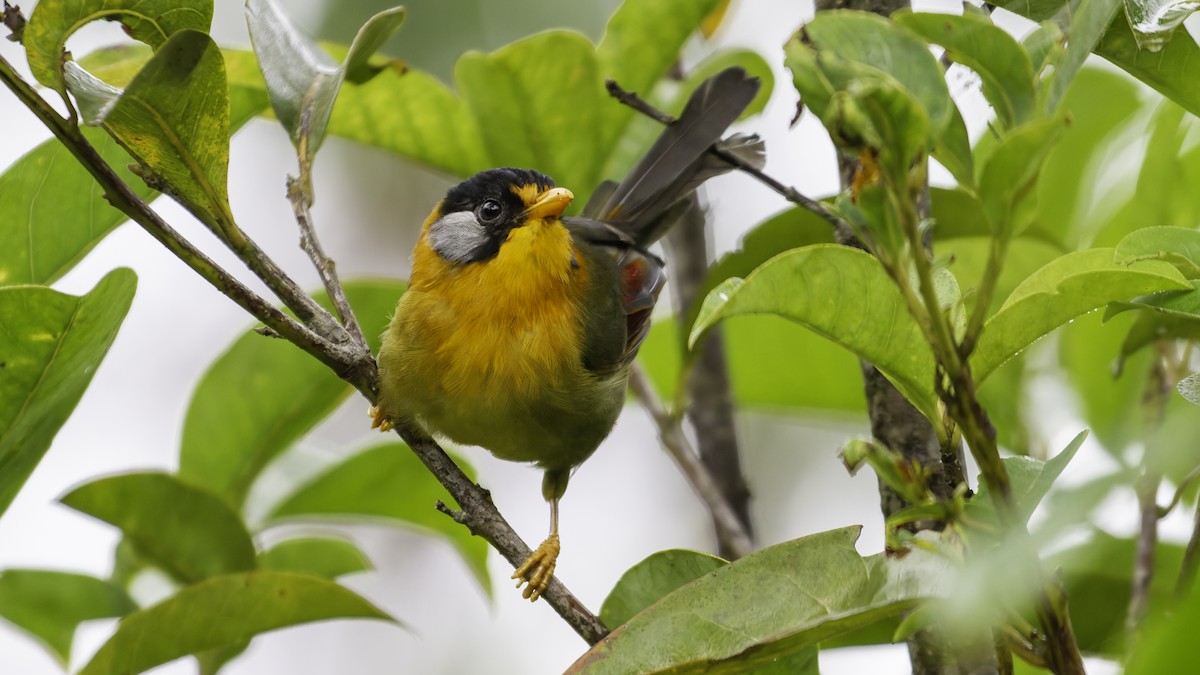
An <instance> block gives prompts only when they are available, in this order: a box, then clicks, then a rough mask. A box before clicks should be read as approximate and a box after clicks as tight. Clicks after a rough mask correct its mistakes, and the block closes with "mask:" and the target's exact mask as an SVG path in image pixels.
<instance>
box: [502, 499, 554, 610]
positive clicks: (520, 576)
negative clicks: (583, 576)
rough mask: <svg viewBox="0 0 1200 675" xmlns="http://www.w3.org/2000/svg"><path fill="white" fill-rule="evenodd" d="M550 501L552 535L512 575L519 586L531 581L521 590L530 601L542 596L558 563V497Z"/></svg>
mask: <svg viewBox="0 0 1200 675" xmlns="http://www.w3.org/2000/svg"><path fill="white" fill-rule="evenodd" d="M549 501H550V536H549V537H546V541H543V542H542V543H541V545H540V546H538V547H537V549H536V550H534V552H533V553H531V554H529V557H528V558H526V559H525V562H523V563H521V566H520V567H518V568H517V571H516V572H513V575H512V578H513V579H516V580H517V588H520V587H521V586H522V584H525V583H526V582H528V583H529V585H528V586H526V587H525V590H524V591H522V592H521V597H523V598H526V599H527V600H529V601H530V602H536V601H537V599H538V598H540V597H542V593H543V592H544V591H545V590H546V586H549V585H550V579H551V578H553V577H554V567H555V566H556V565H557V563H558V551H559V548H560V547H559V543H558V497H551V498H550V500H549Z"/></svg>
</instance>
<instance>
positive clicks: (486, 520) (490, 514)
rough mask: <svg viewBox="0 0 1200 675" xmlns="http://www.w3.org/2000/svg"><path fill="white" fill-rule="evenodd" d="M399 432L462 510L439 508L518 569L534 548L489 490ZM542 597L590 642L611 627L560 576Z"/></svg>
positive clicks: (420, 439) (420, 440)
mask: <svg viewBox="0 0 1200 675" xmlns="http://www.w3.org/2000/svg"><path fill="white" fill-rule="evenodd" d="M363 395H364V396H367V398H368V399H371V400H372V402H374V398H375V397H374V396H371V395H368V394H367V392H365V391H364V392H363ZM396 433H397V434H399V435H400V438H402V439H404V442H405V443H407V444H408V447H410V448H412V451H413V452H414V453H415V454H416V455H417V457H418V458H419V459H420V460H421V462H422V463H423V464H424V465H425V467H426V468H428V469H429V471H430V473H432V474H433V475H434V476H435V477H436V478H437V479H438V482H440V483H441V484H442V485H443V486H444V487H445V488H446V491H447V492H449V493H450V496H451V497H453V498H454V501H456V502H458V505H459V507H460V508H461V510H453V509H450V508H449V507H447V506H446V505H445V504H442V503H440V502H439V503H438V505H437V508H438V510H439V511H441V512H443V513H445V514H447V515H449V516H450V517H451V518H453V519H454V520H455V522H458V523H459V524H461V525H464V526H466V527H467V529H468V530H470V532H471V534H473V535H475V536H477V537H483V539H484V540H486V541H487V542H488V543H489V544H491V545H492V547H493V548H495V549H496V550H497V551H498V552H499V553H500V555H502V556H504V559H505V560H507V561H508V562H509V564H510V565H512V566H513V568H514V569H515V568H516V567H518V566H519V565H520V564H521V563H523V562H525V559H526V558H528V557H529V554H530V553H532V549H530V548H529V546H528V545H527V544H526V543H525V542H524V540H522V539H521V537H520V536H519V535H518V534H517V533H516V531H515V530H513V528H512V526H511V525H509V524H508V521H507V520H505V519H504V516H503V515H501V514H500V511H499V510H497V509H496V505H495V504H494V503H492V496H491V493H489V492H488V491H487V490H485V489H483V488H482V487H480V486H479V485H478V484H476V483H475V482H474V481H472V480H471V479H470V478H469V477H467V475H466V474H465V473H463V471H462V469H460V468H459V467H458V465H457V464H455V463H454V460H452V459H450V457H449V455H447V454H446V452H445V451H444V450H442V448H441V446H439V445H438V444H437V443H436V442H434V441H433V440H432V439H430V438H429V437H428V436H427V435H425V434H424V433H421V432H420V431H418V430H416V429H411V428H402V427H397V428H396ZM541 597H542V598H544V599H545V600H546V602H548V603H549V604H550V606H551V607H553V608H554V611H555V612H558V615H559V616H561V617H562V618H563V620H564V621H566V622H567V624H568V625H569V626H571V628H573V629H574V630H575V632H576V633H578V634H579V637H581V638H583V639H584V641H586V642H587V643H588V644H589V645H594V644H596V643H597V642H599V641H600V640H602V639H603V638H604V636H605V635H608V629H607V628H605V627H604V624H602V623H600V619H598V618H596V615H595V614H592V613H591V612H590V611H588V609H587V607H585V606H584V605H583V603H582V602H580V601H579V600H578V599H577V598H576V597H575V596H574V595H572V594H571V592H570V591H569V590H567V587H566V586H564V585H563V583H562V582H561V581H559V580H558V578H557V577H554V578H552V579H551V580H550V585H549V586H547V587H546V591H545V592H544V593H542V595H541Z"/></svg>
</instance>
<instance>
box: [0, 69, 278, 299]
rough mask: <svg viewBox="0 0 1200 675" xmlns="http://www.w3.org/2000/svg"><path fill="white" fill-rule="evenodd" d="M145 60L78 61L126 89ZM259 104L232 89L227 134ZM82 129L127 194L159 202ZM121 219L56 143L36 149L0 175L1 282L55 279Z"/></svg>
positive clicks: (107, 139) (112, 147) (121, 160)
mask: <svg viewBox="0 0 1200 675" xmlns="http://www.w3.org/2000/svg"><path fill="white" fill-rule="evenodd" d="M147 58H149V50H147V49H145V48H131V47H117V48H109V49H104V50H100V51H97V52H92V53H91V54H89V55H88V56H87V57H86V58H84V59H82V60H81V63H82V64H83V65H84V66H85V67H86V68H88V69H89V71H90V72H92V73H94V74H96V75H97V76H98V77H101V78H104V79H105V81H108V82H119V83H121V84H125V83H128V81H129V80H130V79H132V78H133V76H134V75H135V74H136V73H137V70H138V69H140V68H141V66H142V65H143V64H144V63H145V62H146V59H147ZM266 105H267V101H266V95H265V93H264V92H263V91H262V90H261V87H259V88H247V87H243V86H236V85H234V86H231V87H230V106H231V110H230V116H231V119H230V129H231V130H232V131H236V130H238V129H240V128H241V127H242V126H243V125H244V124H245V123H246V122H247V121H249V120H250V119H251V118H253V117H254V116H255V115H257V114H258V113H260V112H261V111H262V110H263V109H264V108H265V107H266ZM81 131H82V132H83V135H84V137H85V138H87V140H88V142H89V143H91V144H92V147H94V148H95V149H96V151H97V152H98V153H99V154H100V157H101V158H102V159H104V161H105V163H106V164H108V165H109V166H110V167H111V168H112V169H113V170H114V171H115V172H116V173H117V175H118V176H120V178H121V180H123V181H124V182H125V184H126V185H128V186H129V187H130V189H132V190H133V192H134V193H136V194H137V195H138V196H139V197H141V198H142V199H144V200H146V201H148V202H149V201H152V200H153V199H154V197H156V196H158V194H159V193H158V192H157V191H155V190H153V189H152V188H150V187H147V186H146V184H145V183H144V182H143V181H142V179H140V178H138V177H137V176H135V175H134V174H133V173H132V172H130V171H129V169H128V168H127V165H128V164H129V163H130V162H132V161H133V159H132V158H131V157H130V156H129V153H127V152H125V149H124V148H122V147H121V146H120V145H118V144H117V142H116V141H115V140H113V138H112V137H111V136H109V135H108V134H106V133H104V132H103V131H101V130H99V129H93V128H88V127H85V128H83V129H81ZM47 186H54V189H53V190H49V189H46V187H47ZM51 193H53V194H51ZM125 220H126V216H125V214H123V213H121V212H120V211H118V210H117V209H115V208H113V207H112V206H111V205H110V204H109V203H108V202H107V201H106V200H105V199H104V195H103V193H102V191H101V190H99V189H98V188H97V185H96V182H95V179H93V178H92V175H91V174H90V173H88V172H87V170H86V169H84V168H83V166H81V165H80V164H79V162H78V161H76V160H75V158H74V156H73V155H72V154H71V153H70V151H68V150H67V149H66V148H65V147H64V146H63V145H62V144H61V143H60V142H59V141H58V140H57V139H51V140H48V141H46V142H45V143H42V144H41V145H39V146H38V147H36V148H34V149H33V150H32V151H30V152H29V153H28V154H26V155H25V156H24V157H22V158H20V159H19V160H17V161H16V162H15V163H13V164H12V165H10V166H9V167H8V169H7V170H6V171H5V172H4V173H3V174H0V222H2V223H7V224H8V225H9V226H8V227H3V228H0V283H5V284H25V283H34V284H49V283H52V282H54V281H56V280H57V279H58V278H59V277H61V276H62V275H63V274H66V273H67V271H68V270H70V269H71V268H72V267H73V266H74V265H75V264H76V263H78V262H79V261H80V260H81V259H82V258H83V257H84V256H85V255H87V253H88V252H89V251H91V250H92V248H93V247H95V245H96V244H98V243H99V242H100V240H101V239H103V238H104V237H106V236H107V235H108V233H109V232H112V231H113V229H115V228H116V227H117V225H120V224H121V223H123V222H125Z"/></svg>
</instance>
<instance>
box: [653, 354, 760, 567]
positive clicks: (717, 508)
mask: <svg viewBox="0 0 1200 675" xmlns="http://www.w3.org/2000/svg"><path fill="white" fill-rule="evenodd" d="M629 386H630V388H631V389H633V393H634V396H636V397H637V398H638V400H639V401H641V403H642V406H644V407H645V408H646V411H647V412H649V413H650V416H651V417H653V418H654V423H655V424H656V425H657V426H658V435H659V438H660V439H661V440H662V445H663V448H665V449H666V451H667V453H668V454H670V455H671V458H672V459H674V460H675V463H676V464H677V465H678V466H679V469H680V471H682V472H683V475H684V476H686V477H687V479H688V482H690V483H691V484H692V489H694V490H695V491H696V494H698V495H699V496H700V499H702V500H704V504H705V505H706V506H707V507H708V510H709V511H710V512H711V513H712V515H713V522H714V524H715V525H716V528H717V530H718V535H717V536H718V537H719V538H721V539H722V540H723V541H727V542H728V543H729V547H730V549H731V552H732V553H733V554H734V555H736V556H737V557H739V558H740V557H742V556H745V555H748V554H750V553H751V552H753V551H754V543H753V542H752V541H751V540H750V535H748V534H747V533H746V530H745V529H744V528H743V527H742V523H741V521H740V520H739V519H738V517H737V514H736V513H734V511H733V508H732V507H731V506H730V505H729V502H727V501H726V500H725V496H724V494H722V492H721V488H720V487H718V486H717V482H716V480H715V479H714V478H713V476H712V474H711V473H709V471H708V468H707V467H705V466H704V464H703V463H702V462H701V461H700V457H699V456H698V455H697V454H696V451H695V450H693V449H692V446H691V443H688V440H687V437H686V436H684V435H683V428H682V427H681V426H680V424H679V419H678V418H676V417H675V416H673V415H671V414H670V413H669V412H667V409H666V407H665V406H663V403H662V401H661V400H659V398H658V394H657V393H655V391H654V386H653V385H652V384H650V380H649V378H648V377H646V373H645V372H644V371H643V370H642V369H641V368H640V367H639V366H638V365H637V364H636V363H635V364H634V365H633V370H632V372H631V373H630V375H629Z"/></svg>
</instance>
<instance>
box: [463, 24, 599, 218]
mask: <svg viewBox="0 0 1200 675" xmlns="http://www.w3.org/2000/svg"><path fill="white" fill-rule="evenodd" d="M454 77H455V81H456V82H457V84H458V90H459V92H460V94H461V95H462V97H463V99H464V100H465V101H466V103H467V106H468V108H469V109H470V110H471V112H472V114H473V115H474V116H475V118H476V120H479V121H480V124H479V127H480V129H481V130H482V132H483V141H484V145H485V147H486V148H487V152H488V159H489V161H490V162H491V163H492V164H493V165H494V166H535V167H537V168H538V170H540V171H542V172H544V173H546V174H547V175H549V176H553V177H554V179H555V181H557V182H558V183H559V184H560V185H566V186H569V187H570V188H571V189H572V190H574V191H575V197H576V199H577V200H579V201H580V202H581V203H584V202H586V199H587V194H588V193H589V192H590V190H591V189H592V188H593V187H594V186H595V185H597V184H598V183H599V182H600V180H601V178H602V176H601V175H600V170H601V168H602V167H603V164H604V159H605V158H606V152H607V151H608V150H609V148H607V147H604V146H602V145H601V144H600V143H599V142H598V141H599V138H601V137H602V135H603V132H604V122H605V118H606V114H605V108H606V106H611V105H614V103H613V102H612V101H610V100H608V97H607V96H606V95H605V93H604V90H603V87H602V81H601V76H600V71H599V68H598V66H597V63H596V51H595V48H594V47H593V46H592V44H591V43H590V42H588V40H587V38H585V37H583V36H582V35H579V34H578V33H571V32H567V31H548V32H545V33H538V34H536V35H532V36H530V37H527V38H525V39H523V40H520V41H518V42H515V43H513V44H511V45H508V46H506V47H502V48H501V49H499V50H497V51H495V52H492V53H491V54H480V53H478V52H468V53H466V54H464V55H463V56H462V57H461V58H459V60H458V63H457V64H456V65H455V68H454ZM564 101H570V104H569V105H564V104H563V102H564ZM484 121H486V123H484Z"/></svg>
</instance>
